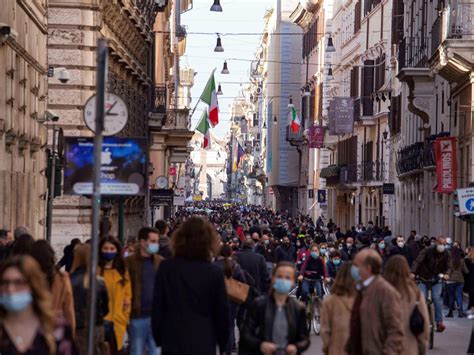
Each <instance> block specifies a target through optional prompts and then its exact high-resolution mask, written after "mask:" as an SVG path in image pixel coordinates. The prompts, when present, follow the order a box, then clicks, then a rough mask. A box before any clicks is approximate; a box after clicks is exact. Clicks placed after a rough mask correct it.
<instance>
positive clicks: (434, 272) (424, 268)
mask: <svg viewBox="0 0 474 355" xmlns="http://www.w3.org/2000/svg"><path fill="white" fill-rule="evenodd" d="M446 244H447V243H446V239H445V238H443V237H439V238H437V239H436V244H435V245H433V246H431V247H429V248H425V249H423V251H422V252H421V253H420V255H419V256H418V258H417V259H416V260H415V261H414V262H413V266H412V273H413V274H414V275H416V276H418V277H419V279H420V284H419V287H420V290H421V292H423V294H424V295H425V297H426V298H427V297H428V289H429V286H430V285H432V297H433V303H434V308H435V321H436V331H437V332H442V331H444V330H445V329H446V327H445V326H444V324H443V313H442V310H443V300H442V299H441V291H442V289H443V284H442V280H443V279H447V277H448V276H449V274H450V273H451V268H452V261H451V254H450V253H448V252H447V251H446Z"/></svg>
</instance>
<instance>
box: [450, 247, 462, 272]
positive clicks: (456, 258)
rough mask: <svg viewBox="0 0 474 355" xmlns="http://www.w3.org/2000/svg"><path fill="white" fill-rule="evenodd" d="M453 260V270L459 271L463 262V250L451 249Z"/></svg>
mask: <svg viewBox="0 0 474 355" xmlns="http://www.w3.org/2000/svg"><path fill="white" fill-rule="evenodd" d="M451 258H452V260H453V268H454V269H458V268H459V267H460V266H461V261H463V254H462V250H461V248H454V247H453V248H451Z"/></svg>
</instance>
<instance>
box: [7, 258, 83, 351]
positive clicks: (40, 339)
mask: <svg viewBox="0 0 474 355" xmlns="http://www.w3.org/2000/svg"><path fill="white" fill-rule="evenodd" d="M48 289H49V288H48V286H47V281H46V278H45V277H44V275H43V273H42V272H41V267H40V266H39V265H38V263H37V262H36V261H35V260H34V259H33V258H32V257H30V256H21V257H20V256H16V257H12V258H10V259H7V260H6V261H5V262H3V263H2V264H1V265H0V319H1V325H0V354H27V355H35V354H55V355H66V354H67V355H70V354H73V355H76V354H77V353H78V352H77V349H76V347H75V344H74V342H73V340H72V331H71V329H70V327H68V326H66V325H65V324H63V323H62V322H61V321H60V320H58V319H57V318H56V316H55V312H54V311H53V308H52V304H51V294H50V293H49V291H48Z"/></svg>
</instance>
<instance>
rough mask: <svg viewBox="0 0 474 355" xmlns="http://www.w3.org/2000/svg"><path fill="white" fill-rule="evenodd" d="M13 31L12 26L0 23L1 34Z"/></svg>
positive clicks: (4, 34)
mask: <svg viewBox="0 0 474 355" xmlns="http://www.w3.org/2000/svg"><path fill="white" fill-rule="evenodd" d="M11 32H12V28H11V27H10V26H8V25H7V24H5V23H0V35H2V36H8V35H10V33H11Z"/></svg>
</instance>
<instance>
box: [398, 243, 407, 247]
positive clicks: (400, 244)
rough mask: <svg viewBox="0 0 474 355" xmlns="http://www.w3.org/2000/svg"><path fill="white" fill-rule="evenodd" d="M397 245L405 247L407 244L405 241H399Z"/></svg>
mask: <svg viewBox="0 0 474 355" xmlns="http://www.w3.org/2000/svg"><path fill="white" fill-rule="evenodd" d="M397 245H398V246H399V247H400V248H403V247H404V246H405V242H398V243H397Z"/></svg>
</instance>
